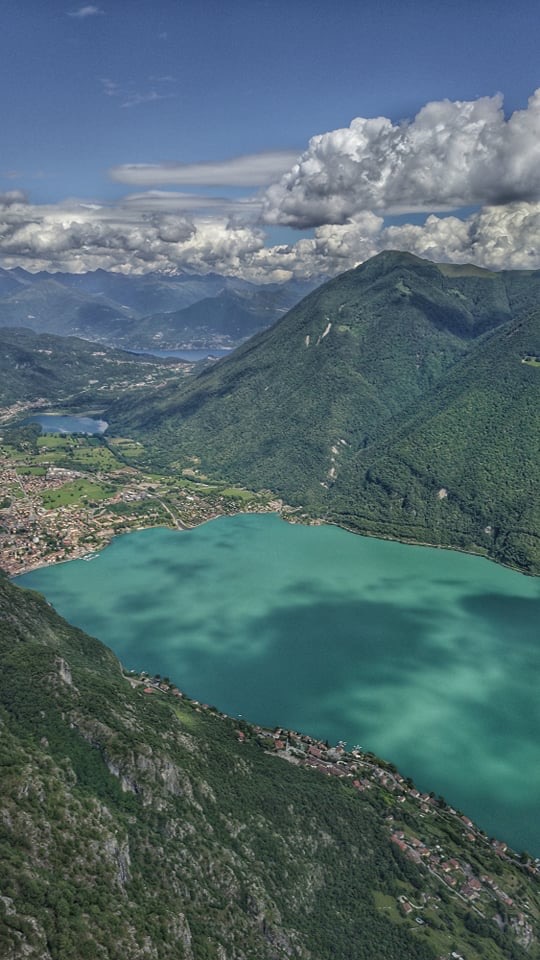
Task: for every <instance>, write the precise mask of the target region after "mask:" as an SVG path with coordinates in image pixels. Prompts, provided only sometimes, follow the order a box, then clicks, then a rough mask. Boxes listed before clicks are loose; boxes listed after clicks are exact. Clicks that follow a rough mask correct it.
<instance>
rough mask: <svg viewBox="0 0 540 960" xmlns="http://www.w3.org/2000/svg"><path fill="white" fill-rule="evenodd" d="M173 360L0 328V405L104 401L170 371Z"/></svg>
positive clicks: (168, 375)
mask: <svg viewBox="0 0 540 960" xmlns="http://www.w3.org/2000/svg"><path fill="white" fill-rule="evenodd" d="M175 366H176V367H177V364H176V365H175V364H174V362H173V361H171V360H166V359H158V358H157V357H141V356H134V355H133V354H130V353H125V352H124V351H122V350H113V349H108V348H104V347H103V346H99V345H98V344H95V343H90V342H89V341H87V340H80V339H78V338H76V337H57V336H53V335H51V334H46V333H43V334H36V333H34V332H33V331H32V330H25V329H22V328H18V329H12V328H9V327H0V406H9V405H11V404H14V403H33V402H35V401H37V400H38V399H41V400H42V401H43V400H44V401H46V402H47V404H48V405H51V406H53V405H55V404H56V405H58V404H66V403H70V404H71V405H80V404H83V405H87V404H89V403H98V404H103V403H105V402H108V401H110V399H111V398H112V397H115V396H117V395H118V394H119V393H125V391H126V390H129V389H130V388H133V387H135V386H138V387H139V388H140V387H141V386H142V385H144V384H146V385H150V383H151V382H153V381H160V382H162V381H163V379H166V378H167V377H170V376H171V368H172V367H175Z"/></svg>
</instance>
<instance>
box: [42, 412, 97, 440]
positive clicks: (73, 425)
mask: <svg viewBox="0 0 540 960" xmlns="http://www.w3.org/2000/svg"><path fill="white" fill-rule="evenodd" d="M24 423H39V425H40V427H41V432H42V433H88V434H94V435H95V434H101V433H105V431H106V429H107V427H108V426H109V424H108V423H107V421H106V420H95V419H93V418H92V417H75V416H74V417H71V416H64V415H62V414H56V413H36V414H33V415H32V416H31V417H27V418H26V420H25V421H24Z"/></svg>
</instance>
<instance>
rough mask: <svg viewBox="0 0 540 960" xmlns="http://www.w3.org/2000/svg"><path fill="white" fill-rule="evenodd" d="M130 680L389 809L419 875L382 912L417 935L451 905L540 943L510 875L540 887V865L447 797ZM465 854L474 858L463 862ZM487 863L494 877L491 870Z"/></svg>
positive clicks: (536, 917)
mask: <svg viewBox="0 0 540 960" xmlns="http://www.w3.org/2000/svg"><path fill="white" fill-rule="evenodd" d="M124 677H125V679H126V680H127V681H128V682H129V683H130V685H131V686H132V687H133V688H135V689H139V690H140V692H141V696H143V697H145V696H158V697H159V696H161V697H166V698H169V697H172V698H176V699H177V700H178V701H180V702H181V704H182V708H183V709H185V710H191V711H195V712H196V713H206V714H211V715H212V716H214V717H216V718H218V719H220V720H222V721H223V722H225V723H227V724H228V725H229V727H230V735H231V737H235V738H236V740H237V741H238V743H239V744H242V745H246V746H252V747H258V748H261V749H264V750H265V751H266V752H267V753H270V754H272V755H275V756H276V757H277V758H279V759H283V760H286V761H287V762H289V763H292V764H295V765H296V766H300V767H304V768H308V769H311V770H313V771H314V773H316V774H319V775H324V776H327V777H331V778H334V779H337V780H339V781H340V782H342V784H343V785H344V786H345V787H346V788H347V789H350V790H351V791H352V792H354V793H355V794H356V795H357V796H358V797H359V798H360V799H361V800H363V801H366V802H371V803H373V804H374V805H375V806H377V807H379V808H380V807H381V806H383V807H385V808H386V810H385V815H384V823H385V824H386V827H387V829H388V838H389V842H390V843H392V844H393V845H394V847H395V848H396V850H399V851H400V854H401V855H402V856H404V857H405V858H406V859H407V860H408V861H409V862H410V864H412V865H413V868H416V870H417V871H418V877H417V882H416V884H415V886H416V889H417V894H416V895H415V897H414V898H412V897H411V896H410V895H406V894H403V895H400V896H398V897H397V898H394V899H393V898H392V897H390V896H388V897H385V898H384V900H385V902H384V904H381V906H382V907H383V909H386V910H387V911H388V913H389V914H390V915H392V916H394V917H395V916H397V915H398V916H400V917H401V918H402V920H403V919H406V920H407V921H408V922H410V923H411V924H412V926H413V927H414V926H415V925H417V926H423V925H424V924H427V925H432V926H433V927H434V928H435V929H437V923H438V920H437V914H438V913H439V912H440V911H441V910H444V903H445V901H447V899H448V898H451V899H454V900H458V901H460V902H461V903H463V904H464V905H466V906H467V909H468V910H470V911H473V912H474V914H475V915H476V916H478V917H479V918H481V919H484V920H485V919H486V918H489V919H491V920H494V921H495V923H498V924H499V925H500V926H501V929H502V927H503V925H504V922H506V923H509V924H510V926H511V928H512V930H513V932H514V934H515V936H516V938H517V940H518V942H519V943H520V944H521V945H522V946H523V947H525V949H527V948H528V947H529V946H530V945H531V944H532V943H533V942H534V940H535V932H536V931H537V930H538V924H539V923H540V898H539V900H538V903H531V900H530V898H529V895H528V894H525V893H524V892H523V891H524V890H525V888H523V890H521V889H520V884H519V873H518V880H517V881H516V875H515V873H512V872H511V870H509V869H508V867H510V866H511V867H514V868H515V867H518V869H519V872H521V871H523V872H524V873H526V874H527V875H529V876H532V877H534V878H536V879H540V858H536V859H533V858H532V857H531V856H529V855H528V854H525V853H522V854H518V853H516V852H515V851H514V850H512V849H511V848H510V847H509V846H508V845H507V844H506V843H504V842H502V841H500V840H496V839H494V838H490V837H488V836H487V834H486V833H485V832H484V831H483V830H481V829H480V828H479V827H478V826H477V825H476V824H475V823H474V822H473V821H472V820H471V819H469V817H467V816H465V815H464V814H463V813H462V812H461V811H459V810H456V809H454V808H453V807H451V806H450V805H449V804H447V803H446V801H445V799H444V797H441V796H436V795H435V794H434V793H429V794H428V793H421V792H420V791H419V790H418V789H417V788H416V786H415V784H414V783H413V781H412V780H411V779H410V778H406V777H403V776H402V775H401V774H400V773H399V772H398V770H397V769H396V768H395V766H394V765H393V764H391V763H387V762H385V761H384V760H381V759H380V758H379V757H377V756H375V755H374V754H373V753H370V752H367V751H364V750H363V749H362V747H360V746H353V747H352V748H350V749H348V748H347V744H346V742H344V741H340V742H338V744H337V745H335V746H330V745H329V743H328V742H323V741H322V740H318V739H316V738H314V737H310V736H308V735H306V734H303V733H298V732H297V731H295V730H287V729H284V728H282V727H276V728H274V729H270V728H267V727H263V726H260V725H258V724H252V723H249V722H248V721H246V720H245V719H243V718H238V717H237V718H234V717H231V716H228V715H227V714H225V713H221V712H220V711H219V710H218V709H217V708H216V707H213V706H210V705H208V704H206V703H201V702H200V701H198V700H194V699H191V698H190V697H189V696H188V695H187V694H186V693H185V692H184V691H182V690H180V689H179V688H178V687H177V686H176V685H175V684H174V683H173V682H171V680H170V679H169V678H168V677H161V676H160V675H159V674H156V675H155V676H151V675H150V674H148V673H146V672H145V671H142V672H137V671H130V672H126V673H124ZM419 822H420V823H421V824H422V829H421V830H420V829H419V828H418V823H419ZM464 850H465V851H470V852H469V853H465V854H464V852H463V851H464ZM486 857H487V859H488V861H489V863H490V868H489V872H487V871H486V868H485V863H486ZM481 861H482V862H481ZM505 866H506V867H507V869H505ZM503 918H504V920H503ZM450 958H452V960H466V958H464V957H462V955H461V954H460V953H458V952H456V951H452V952H450V953H448V954H445V955H442V956H441V957H440V960H450Z"/></svg>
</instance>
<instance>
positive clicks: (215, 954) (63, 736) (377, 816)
mask: <svg viewBox="0 0 540 960" xmlns="http://www.w3.org/2000/svg"><path fill="white" fill-rule="evenodd" d="M0 652H1V662H2V670H1V672H0V694H1V704H2V707H1V710H0V726H1V736H0V768H1V782H2V792H1V812H2V816H1V818H0V822H1V824H2V826H1V828H0V856H1V857H2V864H3V869H2V889H1V899H0V954H1V955H2V956H5V957H10V958H12V960H19V958H22V957H30V958H38V957H49V958H51V960H80V958H94V957H95V958H97V957H101V958H115V960H124V958H126V957H130V958H139V957H140V958H141V960H142V958H143V957H153V958H156V960H160V958H170V957H171V956H174V957H178V958H182V957H185V958H188V960H189V958H195V960H210V958H212V960H221V958H223V957H226V956H227V957H235V958H238V960H253V958H255V957H256V958H260V960H264V958H268V960H270V958H272V960H277V958H279V957H284V956H289V957H297V958H299V960H300V958H308V957H311V958H313V957H317V960H327V958H328V960H330V958H332V960H336V958H337V960H347V958H350V960H362V958H366V960H368V958H369V960H415V958H418V960H434V958H435V957H437V956H440V955H441V953H443V954H444V955H447V956H448V955H449V953H450V951H451V950H452V949H456V950H457V951H459V952H461V953H462V954H463V955H464V956H466V957H467V958H468V960H484V958H485V960H490V958H491V960H526V958H529V960H534V958H537V957H539V956H540V951H539V946H538V940H537V939H535V940H534V941H533V943H532V945H531V946H530V948H529V949H528V950H527V951H526V950H525V949H524V948H523V947H522V946H520V944H519V942H518V940H517V939H516V936H515V935H514V932H513V927H512V925H511V923H510V922H507V921H506V920H505V918H504V916H503V913H504V911H502V912H501V916H500V919H499V922H498V924H496V923H494V921H493V920H492V919H489V918H486V919H485V920H484V921H482V918H481V917H480V916H479V915H478V914H477V913H476V912H475V911H474V910H472V909H471V907H470V906H469V905H467V904H466V903H464V902H462V901H461V900H460V899H459V898H458V897H456V896H452V895H451V891H450V892H449V891H447V890H445V885H444V884H443V883H442V882H441V881H438V880H436V879H435V878H433V877H432V876H431V875H430V874H429V873H428V872H427V871H426V870H425V869H424V868H423V867H421V866H417V865H415V864H413V863H411V862H410V860H409V859H407V858H406V857H405V856H403V855H402V854H401V852H400V851H399V850H396V847H395V845H394V844H392V843H391V841H390V829H391V827H390V825H389V824H388V822H387V820H386V818H387V817H388V816H389V814H390V813H391V814H392V815H393V816H394V818H395V823H396V824H398V823H400V824H403V828H404V829H405V831H406V833H407V835H412V834H416V835H419V836H422V837H425V838H426V840H429V842H430V843H432V844H434V843H436V842H439V843H443V844H444V845H445V848H446V850H447V851H448V855H461V854H462V853H463V839H462V830H461V829H460V826H459V823H460V822H459V820H457V819H456V818H455V819H454V820H452V819H451V818H449V817H445V816H444V815H443V814H444V808H441V810H442V811H443V813H442V814H441V816H440V817H437V818H435V819H434V818H433V817H432V818H431V820H429V822H427V821H426V818H422V817H421V815H420V810H419V808H418V807H416V806H415V805H414V804H413V803H412V802H409V801H408V802H407V803H406V804H404V805H400V804H398V803H396V800H395V799H394V797H393V796H392V795H390V794H389V793H388V791H386V790H385V789H384V787H383V786H381V787H379V786H374V787H373V789H371V790H369V791H367V792H366V793H365V794H362V795H358V793H357V791H356V790H355V789H354V788H353V787H352V786H351V785H350V781H343V780H339V779H336V778H333V777H325V776H323V775H322V774H320V773H318V772H316V771H312V770H309V769H305V768H299V767H296V766H294V765H293V764H290V763H285V762H283V761H281V760H279V759H277V758H276V757H274V756H269V755H268V754H267V753H266V752H265V751H264V749H262V748H261V743H260V739H259V737H258V736H257V735H256V734H255V731H254V730H253V728H252V727H251V726H250V725H249V724H247V723H245V722H244V721H236V722H235V721H233V720H229V719H227V718H221V717H219V716H218V715H217V714H216V713H215V712H214V711H213V710H212V708H204V709H201V708H200V707H199V706H198V705H197V704H196V703H193V702H191V701H189V700H188V699H183V700H182V699H178V698H176V697H175V696H173V695H172V693H171V692H170V691H169V692H168V693H163V694H162V693H160V692H154V693H152V694H150V695H149V694H145V693H144V692H143V686H142V685H141V686H135V687H132V686H131V685H130V683H129V682H128V680H127V679H126V678H124V676H123V675H122V672H121V670H120V666H119V664H118V662H117V660H116V659H115V657H114V656H113V655H112V654H111V653H110V652H109V651H108V650H107V649H106V648H104V647H103V646H102V645H101V644H100V643H99V642H97V641H96V640H92V639H90V638H89V637H87V636H85V635H84V634H83V633H82V632H81V631H78V630H75V629H74V628H71V627H70V626H69V625H68V624H66V623H65V622H64V621H62V620H61V619H60V618H59V617H58V616H57V615H56V614H55V613H54V611H53V610H52V609H51V607H49V606H48V604H46V603H45V601H44V600H43V599H41V598H40V597H39V596H38V595H36V594H32V593H28V592H27V591H21V590H19V589H18V588H15V587H13V586H11V585H10V584H9V583H8V582H7V581H5V580H4V579H0ZM239 725H240V727H241V729H242V733H243V736H244V742H239V740H238V727H239ZM441 802H443V801H441ZM428 819H429V818H428ZM456 823H457V826H456ZM430 831H431V833H430ZM466 856H467V857H468V858H469V859H470V860H472V863H473V865H474V869H475V870H476V871H484V872H488V873H490V874H492V875H494V876H496V877H498V878H499V883H500V884H501V885H504V887H505V889H509V890H511V891H512V893H514V891H515V894H514V895H516V896H517V895H518V894H519V896H520V897H525V898H527V899H528V902H529V904H530V907H531V909H532V910H533V911H534V913H535V915H537V914H538V910H539V909H540V899H539V896H538V889H537V885H536V884H535V881H534V878H533V877H532V876H530V875H529V874H528V872H527V871H525V870H521V869H520V868H519V867H518V866H514V865H512V864H511V863H510V862H507V861H503V860H501V859H500V858H499V857H497V856H496V855H495V853H494V852H493V851H492V849H491V848H490V847H489V845H488V844H487V843H486V844H477V845H476V848H475V849H474V850H472V851H471V850H470V848H469V849H468V850H467V852H466ZM423 894H426V895H427V896H428V900H429V902H428V901H426V907H425V909H424V907H423V905H422V904H423V902H424V901H423V900H422V896H423ZM399 896H406V897H407V898H409V899H411V900H412V901H413V902H419V903H420V906H419V907H418V910H419V911H421V913H422V918H423V919H424V923H423V924H422V925H419V924H417V923H416V922H415V919H414V916H411V917H406V916H403V915H402V914H401V911H399V909H398V897H399ZM430 904H431V906H430Z"/></svg>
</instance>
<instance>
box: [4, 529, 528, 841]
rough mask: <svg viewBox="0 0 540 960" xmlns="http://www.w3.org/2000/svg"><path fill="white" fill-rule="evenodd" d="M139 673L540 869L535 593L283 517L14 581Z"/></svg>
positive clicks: (160, 538) (151, 541)
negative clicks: (525, 856)
mask: <svg viewBox="0 0 540 960" xmlns="http://www.w3.org/2000/svg"><path fill="white" fill-rule="evenodd" d="M17 582H18V583H20V584H21V585H23V586H28V587H32V588H35V589H38V590H40V591H42V592H43V593H44V594H45V595H46V597H47V598H48V599H49V600H50V601H51V602H52V603H53V604H54V606H55V607H56V608H57V610H59V612H60V613H61V614H63V615H64V616H65V617H66V618H67V619H68V620H70V621H71V622H72V623H75V624H76V625H78V626H80V627H83V628H84V629H85V630H86V631H88V632H89V633H91V634H93V635H94V636H97V637H99V638H100V639H101V640H103V641H104V642H105V643H106V644H108V645H109V646H110V647H111V648H112V649H113V650H114V651H115V653H116V654H117V655H118V656H119V657H120V659H121V660H122V662H123V663H124V665H125V666H126V667H127V668H136V669H145V670H148V671H149V672H152V673H154V672H157V673H160V674H161V675H162V676H169V677H170V678H171V679H172V680H173V681H174V682H175V683H177V684H178V686H179V687H180V688H181V689H182V690H184V691H185V692H186V693H188V695H190V696H192V697H195V698H197V699H199V700H201V701H203V702H206V703H209V704H212V705H216V706H217V707H219V708H220V709H221V710H223V711H225V712H227V713H230V714H232V715H238V714H240V715H242V716H244V717H246V718H247V719H249V720H252V721H255V722H259V723H263V724H269V725H272V726H273V725H282V726H285V727H289V728H293V729H297V730H300V731H303V732H306V733H310V734H313V735H315V736H317V737H320V738H323V739H328V740H330V741H333V742H336V741H337V740H338V739H344V740H346V741H347V742H348V744H349V746H353V745H355V744H359V745H361V746H362V748H363V749H364V750H371V751H373V752H375V753H377V754H378V755H379V756H381V757H384V758H385V759H387V760H390V761H392V762H393V763H395V764H396V765H397V767H398V769H399V770H400V771H401V772H402V773H403V774H404V775H406V776H412V777H413V779H414V780H415V781H416V783H417V785H418V786H419V788H420V789H421V790H426V791H431V790H433V791H434V792H435V793H437V794H442V795H444V796H445V798H446V800H447V801H448V802H449V803H451V804H452V805H453V806H455V807H457V808H459V809H461V810H463V811H464V812H465V813H466V814H467V815H468V816H470V817H472V818H473V819H474V820H476V821H477V822H478V823H479V824H480V826H481V827H482V828H483V829H485V830H486V832H487V833H488V834H490V835H494V836H497V837H499V838H501V839H504V840H506V841H507V842H508V843H510V844H511V845H512V846H513V847H514V848H516V849H518V850H522V849H527V850H529V852H531V853H534V854H535V855H540V824H539V819H538V809H539V806H540V737H539V732H540V698H539V697H538V680H539V677H540V642H539V641H540V637H539V631H538V624H539V623H540V582H539V581H538V580H535V579H532V578H527V577H524V576H522V575H520V574H518V573H517V572H515V571H512V570H508V569H505V568H503V567H500V566H497V565H496V564H494V563H491V562H489V561H487V560H484V559H482V558H479V557H472V556H468V555H465V554H460V553H454V552H451V551H444V550H435V549H430V548H426V547H414V546H408V545H404V544H400V543H394V542H387V541H381V540H375V539H370V538H363V537H358V536H355V535H353V534H350V533H347V532H345V531H343V530H340V529H338V528H336V527H330V526H319V527H305V526H298V525H291V524H287V523H284V522H283V521H281V520H280V519H279V518H278V517H276V516H268V515H261V516H257V515H249V516H248V515H243V516H236V517H227V518H220V519H217V520H214V521H212V522H210V523H207V524H205V525H203V526H200V527H198V528H197V529H195V530H191V531H172V530H165V529H153V530H146V531H141V532H138V533H132V534H127V535H125V536H122V537H119V538H117V539H115V540H114V541H113V542H112V543H111V545H110V546H109V547H107V548H106V550H104V551H103V552H102V554H101V555H100V556H99V557H97V558H96V559H94V560H92V562H85V561H83V560H77V561H72V562H70V563H65V564H59V565H57V566H53V567H48V568H43V569H40V570H37V571H34V572H32V573H29V574H26V575H25V576H22V577H19V578H18V580H17Z"/></svg>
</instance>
